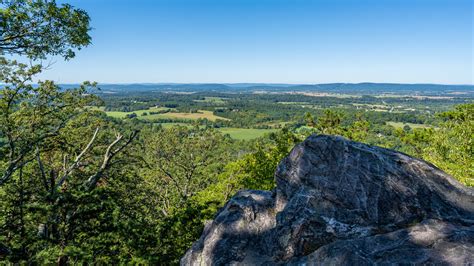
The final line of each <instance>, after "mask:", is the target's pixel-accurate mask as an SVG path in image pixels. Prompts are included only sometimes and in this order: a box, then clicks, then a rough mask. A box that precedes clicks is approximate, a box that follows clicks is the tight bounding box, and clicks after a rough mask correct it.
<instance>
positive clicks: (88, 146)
mask: <svg viewBox="0 0 474 266" xmlns="http://www.w3.org/2000/svg"><path fill="white" fill-rule="evenodd" d="M98 132H99V128H97V129H96V130H95V132H94V135H93V136H92V138H91V140H90V141H89V143H88V144H87V146H86V147H85V148H84V149H83V150H82V152H81V153H79V155H77V157H76V159H75V160H74V163H72V165H71V166H69V168H68V169H67V170H66V171H65V172H64V174H63V175H62V177H61V178H60V179H59V181H58V183H57V184H56V189H58V188H60V187H61V186H62V185H63V183H64V181H66V178H67V177H68V176H69V174H70V173H71V172H72V171H73V170H74V169H76V167H77V165H78V164H79V162H80V160H81V158H82V156H84V154H86V152H88V151H89V150H90V148H91V147H92V144H93V143H94V141H95V139H96V137H97V133H98Z"/></svg>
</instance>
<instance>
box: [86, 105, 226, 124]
mask: <svg viewBox="0 0 474 266" xmlns="http://www.w3.org/2000/svg"><path fill="white" fill-rule="evenodd" d="M94 109H96V110H103V109H101V108H100V107H99V108H94ZM160 111H161V112H162V111H169V112H167V113H159V114H150V112H160ZM105 113H106V114H107V115H108V116H110V117H115V118H126V117H127V115H131V114H133V113H135V114H136V115H137V118H138V119H143V120H154V119H160V118H169V119H173V118H175V119H189V120H196V119H199V118H202V119H204V118H207V119H208V120H210V121H216V120H217V119H221V120H229V119H227V118H224V117H219V116H216V115H214V114H213V113H212V112H211V111H205V110H199V111H198V112H196V113H182V112H174V109H173V108H166V107H153V108H150V109H143V110H136V111H133V112H120V111H106V112H105ZM145 113H146V114H145Z"/></svg>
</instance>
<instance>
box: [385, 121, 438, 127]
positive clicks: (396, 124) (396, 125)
mask: <svg viewBox="0 0 474 266" xmlns="http://www.w3.org/2000/svg"><path fill="white" fill-rule="evenodd" d="M387 125H389V126H392V127H394V128H403V127H404V126H405V125H408V126H409V127H411V128H430V127H431V126H429V125H425V124H413V123H403V122H392V121H390V122H387Z"/></svg>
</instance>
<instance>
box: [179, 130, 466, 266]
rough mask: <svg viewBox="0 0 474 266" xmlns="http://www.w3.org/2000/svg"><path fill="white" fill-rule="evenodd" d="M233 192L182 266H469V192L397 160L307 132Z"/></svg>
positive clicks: (430, 169)
mask: <svg viewBox="0 0 474 266" xmlns="http://www.w3.org/2000/svg"><path fill="white" fill-rule="evenodd" d="M275 179H276V183H277V187H276V188H275V189H274V190H273V191H271V192H269V191H240V192H239V193H237V195H235V196H234V197H233V198H232V199H231V200H230V201H229V202H227V204H226V205H225V206H224V207H223V208H222V210H221V211H220V212H219V213H218V214H217V216H216V218H215V219H214V221H212V222H210V223H209V224H208V225H206V228H205V229H204V232H203V234H202V236H201V238H200V239H199V240H198V241H197V242H196V243H194V244H193V246H192V247H191V248H190V249H189V250H188V252H187V253H186V254H185V256H184V257H183V258H182V260H181V264H182V265H224V264H226V265H227V264H241V265H246V264H260V265H261V264H267V265H273V264H289V265H327V264H335V265H341V264H346V265H349V264H350V265H353V264H355V265H360V264H363V265H364V264H376V263H377V264H378V263H382V264H384V263H395V264H399V263H416V264H433V263H434V264H438V263H439V264H456V265H460V264H474V192H473V190H472V189H470V188H467V187H464V186H463V185H461V184H460V183H458V182H457V181H456V180H454V179H453V178H452V177H451V176H449V175H447V174H446V173H444V172H442V171H441V170H439V169H437V168H436V167H435V166H433V165H431V164H429V163H427V162H425V161H422V160H419V159H415V158H412V157H410V156H408V155H405V154H403V153H399V152H396V151H392V150H388V149H383V148H379V147H373V146H368V145H365V144H361V143H357V142H352V141H349V140H346V139H344V138H342V137H335V136H324V135H318V136H316V135H313V136H311V137H309V138H308V139H306V140H305V141H304V142H303V143H301V144H299V145H297V146H296V147H295V148H294V149H293V150H292V151H291V153H290V154H289V155H288V157H286V158H285V159H283V160H282V161H281V162H280V164H279V166H278V168H277V170H276V173H275Z"/></svg>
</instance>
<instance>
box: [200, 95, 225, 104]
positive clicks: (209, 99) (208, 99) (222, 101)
mask: <svg viewBox="0 0 474 266" xmlns="http://www.w3.org/2000/svg"><path fill="white" fill-rule="evenodd" d="M225 100H226V99H225V98H222V97H204V100H194V101H195V102H198V103H212V104H219V105H220V104H225V103H226V102H225Z"/></svg>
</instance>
